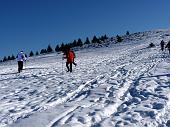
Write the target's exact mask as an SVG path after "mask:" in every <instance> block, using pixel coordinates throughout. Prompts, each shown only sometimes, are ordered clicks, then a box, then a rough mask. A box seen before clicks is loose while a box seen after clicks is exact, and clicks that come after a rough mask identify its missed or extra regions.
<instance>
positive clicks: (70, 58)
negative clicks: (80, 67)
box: [64, 48, 77, 72]
mask: <svg viewBox="0 0 170 127" xmlns="http://www.w3.org/2000/svg"><path fill="white" fill-rule="evenodd" d="M64 58H66V59H67V61H66V67H67V72H72V64H74V65H75V66H76V65H77V64H76V63H75V62H74V58H75V53H74V51H72V50H70V48H68V49H67V51H66V52H65V57H64ZM69 65H70V66H69Z"/></svg>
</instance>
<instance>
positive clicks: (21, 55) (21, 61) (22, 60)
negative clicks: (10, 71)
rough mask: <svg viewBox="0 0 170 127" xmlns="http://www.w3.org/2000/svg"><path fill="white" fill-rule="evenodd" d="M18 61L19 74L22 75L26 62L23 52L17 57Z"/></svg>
mask: <svg viewBox="0 0 170 127" xmlns="http://www.w3.org/2000/svg"><path fill="white" fill-rule="evenodd" d="M17 61H18V72H19V73H20V72H21V71H22V70H23V62H24V61H26V56H25V54H24V52H23V51H20V52H19V53H18V55H17Z"/></svg>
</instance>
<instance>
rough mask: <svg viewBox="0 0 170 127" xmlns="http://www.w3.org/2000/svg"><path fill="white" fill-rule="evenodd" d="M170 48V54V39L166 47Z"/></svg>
mask: <svg viewBox="0 0 170 127" xmlns="http://www.w3.org/2000/svg"><path fill="white" fill-rule="evenodd" d="M165 48H167V49H168V50H169V54H170V41H169V42H168V44H167V45H166V47H165Z"/></svg>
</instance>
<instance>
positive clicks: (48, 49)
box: [47, 45, 53, 53]
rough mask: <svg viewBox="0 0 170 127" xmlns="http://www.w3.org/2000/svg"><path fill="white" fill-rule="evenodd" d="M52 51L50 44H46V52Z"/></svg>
mask: <svg viewBox="0 0 170 127" xmlns="http://www.w3.org/2000/svg"><path fill="white" fill-rule="evenodd" d="M52 51H53V49H52V48H51V46H50V45H48V47H47V52H48V53H51V52H52Z"/></svg>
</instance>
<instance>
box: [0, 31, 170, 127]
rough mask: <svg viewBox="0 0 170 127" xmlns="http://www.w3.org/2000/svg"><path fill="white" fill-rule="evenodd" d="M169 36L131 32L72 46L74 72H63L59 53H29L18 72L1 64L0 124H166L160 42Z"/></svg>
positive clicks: (169, 98) (167, 99) (169, 99)
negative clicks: (74, 48) (119, 39)
mask: <svg viewBox="0 0 170 127" xmlns="http://www.w3.org/2000/svg"><path fill="white" fill-rule="evenodd" d="M169 35H170V31H169V30H156V31H148V32H142V33H136V34H132V35H130V36H125V37H124V42H122V43H117V44H114V43H107V44H106V46H103V47H101V48H93V47H89V48H85V49H83V50H82V51H77V52H76V56H77V58H76V62H77V63H78V66H77V67H76V68H75V67H73V73H66V72H65V70H64V73H62V72H63V71H62V66H64V69H65V63H64V61H62V59H61V58H62V56H61V54H50V55H46V56H39V57H35V58H31V59H30V60H29V62H28V63H27V65H26V68H25V70H24V71H23V72H22V73H21V74H19V75H18V74H16V73H15V72H16V70H17V69H16V67H17V66H16V64H15V63H8V64H6V65H1V66H0V69H1V72H0V87H1V90H0V95H1V96H0V112H1V113H0V126H11V127H69V126H73V127H79V126H80V127H100V126H103V127H106V126H107V127H109V126H110V127H113V126H116V127H121V126H122V127H124V126H127V127H128V126H129V127H132V126H149V127H155V126H170V115H169V113H170V89H169V84H170V73H169V72H170V68H169V66H170V63H169V62H170V57H169V55H168V54H167V52H161V51H160V47H159V43H160V41H161V40H162V39H164V40H165V41H168V40H169V39H170V36H169ZM112 41H113V42H114V39H113V40H110V42H112ZM151 42H153V43H155V44H156V47H154V48H147V47H148V45H149V44H150V43H151ZM62 64H63V65H62Z"/></svg>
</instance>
